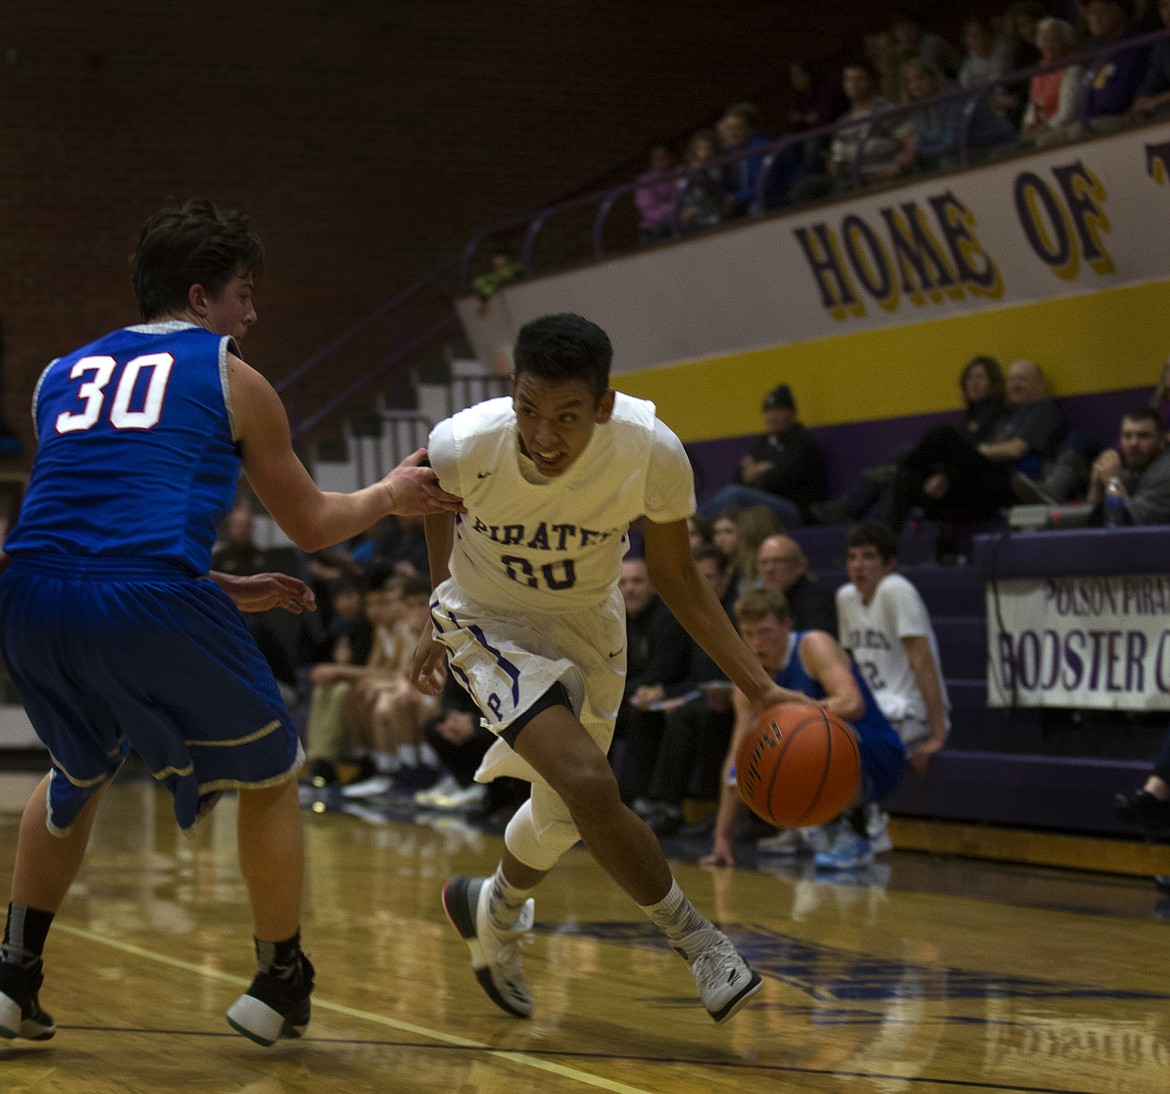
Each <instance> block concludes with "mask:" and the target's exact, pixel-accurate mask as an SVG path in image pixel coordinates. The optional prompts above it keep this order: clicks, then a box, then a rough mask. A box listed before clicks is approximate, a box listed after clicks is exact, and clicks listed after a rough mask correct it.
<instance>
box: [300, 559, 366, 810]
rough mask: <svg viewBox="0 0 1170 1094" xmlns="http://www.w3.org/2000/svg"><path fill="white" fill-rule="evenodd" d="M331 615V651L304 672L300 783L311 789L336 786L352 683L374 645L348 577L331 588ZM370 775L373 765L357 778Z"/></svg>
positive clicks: (345, 749)
mask: <svg viewBox="0 0 1170 1094" xmlns="http://www.w3.org/2000/svg"><path fill="white" fill-rule="evenodd" d="M331 592H332V597H333V605H334V612H335V619H334V624H333V626H332V627H331V628H330V639H331V647H330V649H329V651H328V653H327V654H326V655H325V656H324V657H321V658H320V659H319V663H318V664H315V665H313V666H312V668H311V669H310V670H309V679H310V681H311V682H312V685H313V690H312V693H311V694H310V696H309V722H308V729H307V733H306V737H307V739H306V742H305V744H306V752H307V754H308V755H307V766H306V768H305V774H304V776H303V781H304V782H307V783H309V784H310V785H312V786H315V787H325V786H332V785H334V784H336V783H338V782H340V781H341V770H342V762H343V760H344V759H345V758H346V756H348V755H349V754H350V751H351V741H352V738H353V733H352V718H353V710H352V706H351V704H352V701H353V685H354V682H355V681H356V680H357V679H358V678H359V677H360V676H362V675H364V674H365V672H366V665H367V663H368V662H369V659H370V653H371V650H372V646H373V631H372V629H371V627H370V623H369V620H368V619H367V618H366V614H365V607H364V603H363V594H362V591H361V588H360V587H359V586H358V584H357V582H356V581H354V579H353V578H350V577H348V576H346V577H341V578H336V579H335V580H334V582H333V583H332V584H331ZM373 774H374V770H373V768H372V766H369V765H367V768H366V769H365V770H361V771H359V773H358V777H359V778H368V777H370V776H371V775H373Z"/></svg>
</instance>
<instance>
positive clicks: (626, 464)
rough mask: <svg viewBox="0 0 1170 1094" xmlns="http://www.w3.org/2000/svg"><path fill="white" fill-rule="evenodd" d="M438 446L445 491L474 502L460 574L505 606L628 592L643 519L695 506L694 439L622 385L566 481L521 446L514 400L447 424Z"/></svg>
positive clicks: (458, 529) (459, 553)
mask: <svg viewBox="0 0 1170 1094" xmlns="http://www.w3.org/2000/svg"><path fill="white" fill-rule="evenodd" d="M427 447H428V453H429V455H430V460H431V466H432V467H433V468H434V469H435V471H436V473H437V474H438V476H439V481H440V482H441V483H442V485H443V488H444V489H445V490H449V491H450V492H451V493H452V494H457V495H459V496H460V497H462V498H463V502H464V505H466V507H467V512H466V513H465V514H462V515H460V516H457V517H456V524H455V541H454V545H453V548H452V551H451V560H450V568H451V576H452V578H453V579H454V580H455V583H456V584H457V585H458V586H459V587H460V589H462V590H463V592H464V594H465V595H466V596H469V597H471V598H473V599H474V600H475V601H477V602H478V603H479V604H481V605H483V606H484V607H486V608H489V609H491V610H495V611H501V612H506V613H517V612H519V613H524V612H528V611H537V612H552V613H555V612H561V611H564V610H566V609H567V608H571V607H573V606H575V605H586V604H588V605H597V604H601V603H603V602H604V601H605V600H606V599H607V598H608V597H609V596H610V595H611V594H612V593H613V592H614V590H615V589H616V588H617V581H618V578H619V576H620V574H621V560H622V557H623V555H624V554H625V553H626V550H627V549H628V546H629V541H628V537H627V532H628V530H629V525H630V522H631V521H633V520H636V519H637V518H638V517H641V516H646V517H648V518H649V519H650V520H652V521H655V522H656V523H668V522H671V521H676V520H685V519H686V518H687V517H689V516H690V515H691V514H692V513H694V511H695V488H694V478H693V476H692V473H691V466H690V461H689V460H688V459H687V454H686V452H685V451H684V449H683V446H682V442H681V441H679V439H678V438H677V437H676V436H675V435H674V433H672V432H671V431H670V429H669V428H667V426H665V425H664V424H663V423H662V422H660V421H659V420H658V419H657V417H656V415H655V413H654V404H653V403H650V402H646V401H645V400H642V399H634V398H631V397H629V396H627V395H622V394H620V393H619V394H618V395H617V396H616V398H615V400H614V408H613V415H612V417H611V418H610V420H609V421H608V422H605V423H602V424H599V425H597V426H596V427H595V428H594V430H593V435H592V436H591V437H590V439H589V444H588V445H587V446H586V448H585V451H584V452H582V453H581V455H580V456H578V457H577V459H576V460H575V461H574V462H573V464H572V465H571V466H570V467H569V469H568V470H567V471H566V472H565V473H564V474H563V475H560V476H558V477H556V478H552V479H545V478H543V477H542V476H540V475H538V474H536V473H535V469H534V467H533V465H532V463H531V461H529V460H527V459H526V458H525V457H523V456H522V455H521V454H520V449H519V434H518V432H517V428H516V413H515V411H514V410H513V409H512V400H511V399H510V398H502V399H491V400H489V401H488V402H485V403H480V404H479V405H477V406H473V407H471V408H469V409H467V410H463V411H460V412H459V413H458V414H456V415H454V417H451V418H447V419H446V420H445V421H442V422H440V423H439V424H438V425H437V426H435V428H434V430H432V432H431V436H430V441H429V443H428V446H427ZM522 462H523V464H525V465H527V466H526V468H523V469H522ZM525 470H526V471H527V476H526V475H525Z"/></svg>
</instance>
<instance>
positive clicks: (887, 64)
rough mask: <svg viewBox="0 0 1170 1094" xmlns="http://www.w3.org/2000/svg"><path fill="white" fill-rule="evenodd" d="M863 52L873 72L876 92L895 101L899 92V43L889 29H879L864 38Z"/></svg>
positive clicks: (867, 64)
mask: <svg viewBox="0 0 1170 1094" xmlns="http://www.w3.org/2000/svg"><path fill="white" fill-rule="evenodd" d="M862 52H863V54H864V56H865V63H866V66H867V67H868V68H869V69H870V72H871V76H872V79H871V83H872V84H873V89H874V94H875V95H880V96H881V97H882V98H883V99H885V100H887V101H888V102H893V101H894V100H895V99H896V98H897V97H898V94H899V88H898V67H899V65H901V63H902V62H901V60H900V58H899V57H898V45H897V43H896V42H895V41H894V35H893V34H892V33H891V32H890V31H889V30H878V31H874V32H873V33H871V34H867V35H866V36H865V37H864V38H863V39H862Z"/></svg>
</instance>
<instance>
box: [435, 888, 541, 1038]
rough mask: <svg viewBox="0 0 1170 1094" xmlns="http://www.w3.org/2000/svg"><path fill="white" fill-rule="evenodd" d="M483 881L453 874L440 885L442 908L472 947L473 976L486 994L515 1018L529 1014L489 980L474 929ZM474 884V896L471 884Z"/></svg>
mask: <svg viewBox="0 0 1170 1094" xmlns="http://www.w3.org/2000/svg"><path fill="white" fill-rule="evenodd" d="M483 885H484V882H483V880H481V879H478V878H469V877H453V878H452V879H451V880H450V881H448V882H447V884H446V885H444V886H443V911H444V912H446V913H447V918H448V919H449V920H450V921H451V926H452V927H454V928H455V930H457V931H458V932H459V937H460V938H462V939H463V941H464V942H466V943H467V945H468V948H469V949H470V950H471V970H472V972H474V973H475V979H476V980H477V981H478V982H479V986H480V987H481V988H483V990H484V993H485V994H486V995H487V997H488V998H489V999H490V1000H491V1001H492V1002H493V1003H495V1005H496V1006H497V1007H499V1008H500V1010H502V1011H504V1012H505V1013H506V1014H510V1015H512V1016H513V1017H514V1018H531V1017H532V1015H531V1014H530V1013H525V1012H524V1011H522V1010H517V1009H516V1007H514V1006H512V1004H511V1003H509V1002H508V1000H507V999H505V998H504V997H503V996H502V995H501V994H500V993H499V991H498V990H497V988H496V985H495V982H494V981H493V980H492V974H491V970H490V969H489V968H488V966H487V961H486V960H484V957H483V950H482V949H481V948H480V945H479V939H478V936H477V935H476V933H475V912H474V911H473V910H472V909H473V907H475V906H478V904H479V890H480V887H482V886H483ZM473 886H474V890H475V891H474V900H473V899H472V888H473Z"/></svg>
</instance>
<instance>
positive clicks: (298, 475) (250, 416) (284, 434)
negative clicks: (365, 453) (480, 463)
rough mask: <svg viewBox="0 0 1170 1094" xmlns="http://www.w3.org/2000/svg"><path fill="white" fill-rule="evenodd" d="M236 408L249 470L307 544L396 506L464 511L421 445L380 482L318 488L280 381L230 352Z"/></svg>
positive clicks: (309, 547)
mask: <svg viewBox="0 0 1170 1094" xmlns="http://www.w3.org/2000/svg"><path fill="white" fill-rule="evenodd" d="M228 377H229V382H230V386H231V396H232V408H233V411H234V414H235V421H236V430H237V433H238V435H239V439H240V450H241V454H242V456H243V460H244V471H245V473H246V474H247V476H248V482H249V483H250V484H251V486H252V489H253V490H254V491H255V493H256V496H257V498H259V499H260V503H261V504H262V505H263V506H264V507H265V508H266V509H267V510H268V512H269V513H271V514H272V517H273V519H274V520H275V521H276V523H277V524H279V525H280V527H281V528H282V529H284V531H285V533H286V534H287V535H288V537H289V538H290V539H291V540H292V541H293V542H294V543H295V544H296V545H297V546H298V547H300V548H301V549H302V550H305V551H318V550H320V549H321V548H323V547H330V546H332V545H333V544H334V543H340V542H341V541H342V540H345V539H349V538H350V537H351V536H355V535H357V534H358V533H359V532H364V531H365V530H366V529H367V528H369V527H370V525H372V524H374V523H375V522H376V521H378V520H380V519H381V518H382V517H384V516H388V515H390V514H392V513H397V514H400V515H403V516H405V515H417V514H420V513H438V512H457V511H459V510H460V509H461V508H462V501H461V500H460V499H459V498H457V497H455V496H454V495H451V494H448V493H447V492H446V491H445V490H443V489H442V488H441V487H440V486H439V481H438V477H437V476H436V475H435V473H434V471H432V470H431V469H430V468H429V467H423V466H422V463H423V461H424V460H425V458H426V452H425V451H424V450H422V449H419V450H418V451H417V452H414V453H412V454H411V455H410V456H408V457H407V458H406V459H405V460H403V461H402V463H400V464H399V465H398V466H397V467H396V468H394V470H393V471H391V472H390V473H389V474H388V475H387V476H386V477H385V478H383V479H382V480H381V481H380V482H376V483H374V484H373V485H372V486H367V487H365V488H363V489H361V490H355V491H354V492H353V493H352V494H338V493H330V492H325V491H322V490H320V489H318V487H317V484H316V483H315V482H313V480H312V478H311V477H310V475H309V473H308V471H306V470H305V466H304V464H302V463H301V461H300V460H299V459H298V458H297V454H296V452H295V451H293V447H292V438H291V435H290V432H289V426H288V416H287V415H286V414H285V411H284V405H283V404H282V403H281V401H280V397H279V396H278V395H277V394H276V391H275V390H274V389H273V387H272V385H271V384H270V383H269V382H268V381H267V380H265V379H264V377H263V376H261V375H260V374H259V373H258V372H257V371H256V370H255V369H253V368H250V367H249V366H248V365H246V364H245V363H244V362H243V361H241V360H240V359H239V358H238V357H235V356H234V355H229V356H228Z"/></svg>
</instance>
